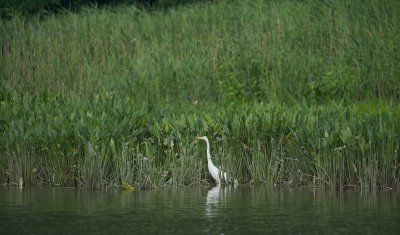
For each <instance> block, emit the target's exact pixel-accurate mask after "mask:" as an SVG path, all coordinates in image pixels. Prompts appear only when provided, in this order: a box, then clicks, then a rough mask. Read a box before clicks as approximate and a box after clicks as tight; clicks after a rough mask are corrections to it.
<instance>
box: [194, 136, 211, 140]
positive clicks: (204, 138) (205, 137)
mask: <svg viewBox="0 0 400 235" xmlns="http://www.w3.org/2000/svg"><path fill="white" fill-rule="evenodd" d="M196 139H198V140H204V141H208V138H207V136H196Z"/></svg>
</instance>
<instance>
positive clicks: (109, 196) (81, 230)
mask: <svg viewBox="0 0 400 235" xmlns="http://www.w3.org/2000/svg"><path fill="white" fill-rule="evenodd" d="M399 199H400V194H399V193H398V192H396V191H394V190H386V191H368V192H366V191H354V190H352V191H332V190H321V189H314V190H313V189H283V188H265V187H257V188H249V187H238V188H225V189H220V188H212V189H206V188H190V189H181V188H179V189H168V190H153V191H134V192H120V191H108V192H102V191H85V190H76V189H64V188H51V189H49V188H24V189H23V190H20V189H18V188H16V187H10V188H7V187H2V188H0V234H74V235H78V234H267V233H268V234H359V233H361V234H400V206H399V203H398V202H399Z"/></svg>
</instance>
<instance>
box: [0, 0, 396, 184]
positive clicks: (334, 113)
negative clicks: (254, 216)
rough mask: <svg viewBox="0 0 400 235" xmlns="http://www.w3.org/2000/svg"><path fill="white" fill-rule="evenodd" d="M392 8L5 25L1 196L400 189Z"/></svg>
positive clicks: (129, 9) (315, 7) (131, 10)
mask: <svg viewBox="0 0 400 235" xmlns="http://www.w3.org/2000/svg"><path fill="white" fill-rule="evenodd" d="M399 9H400V2H399V1H395V0H392V1H389V0H388V1H383V2H381V1H375V0H368V1H361V0H360V1H357V0H355V1H350V2H348V1H341V0H332V1H329V2H324V1H311V0H308V1H301V2H294V1H261V0H255V1H218V2H215V1H207V2H205V3H198V4H187V5H183V6H177V7H171V8H168V9H164V10H151V11H149V10H146V9H141V8H137V7H135V6H134V5H125V6H117V7H102V8H93V7H92V8H89V7H86V8H83V9H81V10H80V11H79V12H68V11H65V12H62V13H59V14H56V15H48V16H46V17H44V18H43V17H37V18H35V17H29V18H26V17H23V16H15V17H11V18H10V19H6V20H5V19H0V45H1V51H0V53H1V55H0V77H1V79H0V183H1V184H19V183H18V182H19V181H20V179H21V178H22V179H23V184H24V185H62V186H72V187H85V188H93V189H100V188H110V187H111V188H119V187H121V186H122V185H133V186H135V187H137V188H157V187H166V186H172V185H176V186H180V185H182V186H189V185H205V184H208V183H209V182H212V181H210V180H209V179H210V177H209V173H208V172H207V167H206V164H207V159H206V149H205V145H204V143H202V142H197V141H196V140H195V136H197V135H207V136H208V137H209V140H210V143H211V154H212V156H213V161H214V163H215V164H216V165H217V166H218V167H222V168H223V169H224V170H226V171H227V172H229V173H230V174H231V175H232V176H234V177H235V178H237V179H238V181H239V182H240V183H251V184H267V185H274V184H279V185H288V186H317V187H331V188H341V187H361V188H376V187H383V188H397V187H398V186H399V180H400V169H399V166H400V152H399V151H400V149H399V148H400V105H399V101H400V64H399V61H400V32H399V31H400V28H399V27H398V25H400V11H399Z"/></svg>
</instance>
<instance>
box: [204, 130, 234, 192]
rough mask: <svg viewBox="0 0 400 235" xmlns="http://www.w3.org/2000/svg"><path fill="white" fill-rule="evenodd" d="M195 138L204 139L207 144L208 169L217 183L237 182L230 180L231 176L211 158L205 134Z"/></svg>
mask: <svg viewBox="0 0 400 235" xmlns="http://www.w3.org/2000/svg"><path fill="white" fill-rule="evenodd" d="M197 139H201V140H204V141H205V142H206V144H207V163H208V164H207V165H208V171H209V172H210V174H211V176H212V177H213V178H214V179H215V181H217V184H218V185H220V184H221V183H231V182H234V183H235V184H236V183H237V181H236V180H234V181H233V180H232V178H231V177H230V176H229V175H228V174H227V173H226V172H225V171H222V170H221V169H219V168H217V167H216V166H215V165H214V163H213V162H212V160H211V153H210V143H209V142H208V138H207V136H202V137H197Z"/></svg>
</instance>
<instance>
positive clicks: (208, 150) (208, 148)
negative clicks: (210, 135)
mask: <svg viewBox="0 0 400 235" xmlns="http://www.w3.org/2000/svg"><path fill="white" fill-rule="evenodd" d="M206 143H207V160H208V161H211V153H210V143H209V142H208V140H206Z"/></svg>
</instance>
